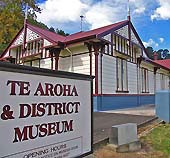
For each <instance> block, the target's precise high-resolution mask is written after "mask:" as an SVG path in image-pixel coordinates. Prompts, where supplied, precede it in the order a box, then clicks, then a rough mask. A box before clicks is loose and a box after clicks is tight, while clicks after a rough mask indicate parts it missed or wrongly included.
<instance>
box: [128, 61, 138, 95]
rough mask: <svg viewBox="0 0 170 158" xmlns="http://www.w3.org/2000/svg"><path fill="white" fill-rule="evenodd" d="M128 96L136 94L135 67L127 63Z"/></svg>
mask: <svg viewBox="0 0 170 158" xmlns="http://www.w3.org/2000/svg"><path fill="white" fill-rule="evenodd" d="M127 68H128V69H127V70H128V90H129V94H137V66H136V64H133V63H130V62H127Z"/></svg>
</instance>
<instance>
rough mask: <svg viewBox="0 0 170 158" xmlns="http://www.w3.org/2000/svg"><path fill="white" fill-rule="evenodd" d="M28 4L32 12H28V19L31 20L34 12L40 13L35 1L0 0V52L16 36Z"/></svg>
mask: <svg viewBox="0 0 170 158" xmlns="http://www.w3.org/2000/svg"><path fill="white" fill-rule="evenodd" d="M26 3H28V6H29V8H31V9H32V11H29V12H28V17H29V19H33V17H34V16H35V12H37V11H38V12H40V9H39V7H38V5H37V4H36V0H1V3H0V52H2V51H3V50H4V49H5V47H7V45H8V44H9V42H10V41H11V40H12V39H13V38H14V37H15V36H16V34H17V32H18V31H19V30H20V29H21V28H22V26H23V23H24V10H25V8H26Z"/></svg>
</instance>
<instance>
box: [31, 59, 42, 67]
mask: <svg viewBox="0 0 170 158" xmlns="http://www.w3.org/2000/svg"><path fill="white" fill-rule="evenodd" d="M32 67H40V60H39V59H38V60H33V61H32Z"/></svg>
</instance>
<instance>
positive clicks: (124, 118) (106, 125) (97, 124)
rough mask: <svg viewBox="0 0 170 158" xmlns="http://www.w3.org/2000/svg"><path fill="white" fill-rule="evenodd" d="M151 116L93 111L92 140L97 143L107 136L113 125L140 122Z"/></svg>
mask: <svg viewBox="0 0 170 158" xmlns="http://www.w3.org/2000/svg"><path fill="white" fill-rule="evenodd" d="M152 118H153V116H140V115H130V114H119V113H106V112H94V114H93V124H94V129H93V142H94V143H97V142H99V141H101V140H103V139H105V138H108V137H109V133H110V129H111V127H112V126H114V125H119V124H125V123H136V124H141V123H143V122H144V121H147V120H149V119H152Z"/></svg>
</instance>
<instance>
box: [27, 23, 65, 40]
mask: <svg viewBox="0 0 170 158" xmlns="http://www.w3.org/2000/svg"><path fill="white" fill-rule="evenodd" d="M27 24H28V25H29V26H31V27H36V28H38V29H42V30H44V31H48V32H49V33H53V34H55V35H58V36H61V37H66V36H63V35H59V34H58V33H56V32H52V31H49V30H48V29H45V28H41V27H38V26H36V25H32V24H30V23H27Z"/></svg>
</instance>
